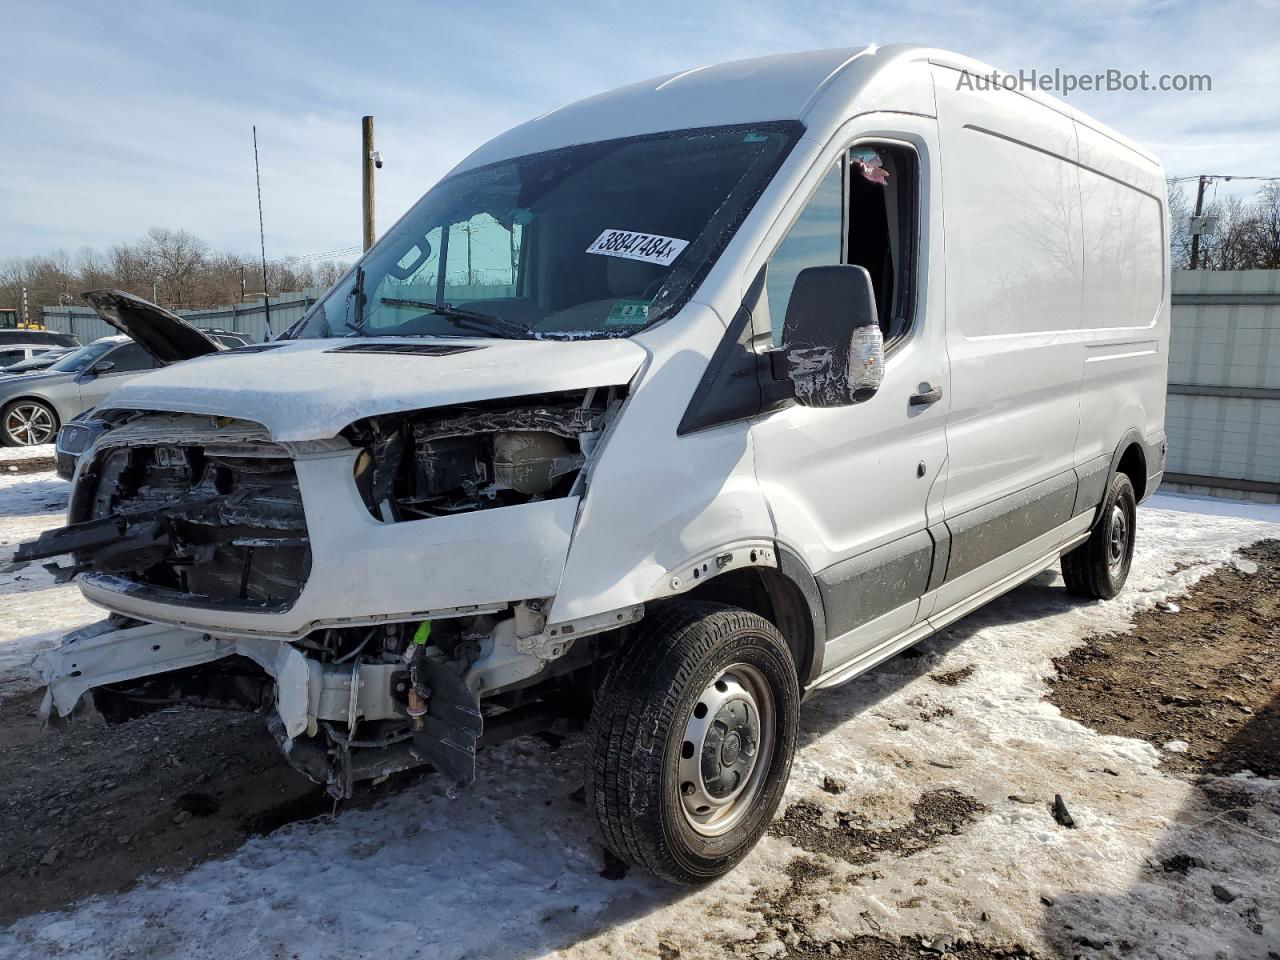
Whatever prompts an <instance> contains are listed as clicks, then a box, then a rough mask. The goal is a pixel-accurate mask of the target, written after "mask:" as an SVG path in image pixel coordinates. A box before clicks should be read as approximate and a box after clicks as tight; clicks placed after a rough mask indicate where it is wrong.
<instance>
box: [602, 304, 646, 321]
mask: <svg viewBox="0 0 1280 960" xmlns="http://www.w3.org/2000/svg"><path fill="white" fill-rule="evenodd" d="M648 322H649V301H648V300H615V301H613V306H612V307H610V308H609V316H607V317H605V321H604V325H605V326H606V327H636V326H641V325H643V324H646V323H648Z"/></svg>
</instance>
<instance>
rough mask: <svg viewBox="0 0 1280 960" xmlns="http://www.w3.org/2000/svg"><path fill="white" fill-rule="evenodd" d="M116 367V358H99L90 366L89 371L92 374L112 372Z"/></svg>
mask: <svg viewBox="0 0 1280 960" xmlns="http://www.w3.org/2000/svg"><path fill="white" fill-rule="evenodd" d="M115 368H116V365H115V361H114V360H99V361H98V362H97V363H95V364H94V365H93V366H92V367H90V368H89V372H90V373H92V374H99V373H110V372H111V371H112V370H114V369H115Z"/></svg>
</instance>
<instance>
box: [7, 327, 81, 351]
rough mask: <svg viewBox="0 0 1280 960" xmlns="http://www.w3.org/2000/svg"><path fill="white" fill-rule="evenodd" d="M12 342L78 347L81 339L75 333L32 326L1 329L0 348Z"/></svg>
mask: <svg viewBox="0 0 1280 960" xmlns="http://www.w3.org/2000/svg"><path fill="white" fill-rule="evenodd" d="M11 343H17V344H34V345H37V346H43V347H78V346H80V339H79V338H78V337H77V336H76V335H75V334H73V333H59V332H58V331H56V330H38V329H33V328H31V327H17V328H5V329H0V348H3V347H6V346H8V345H9V344H11Z"/></svg>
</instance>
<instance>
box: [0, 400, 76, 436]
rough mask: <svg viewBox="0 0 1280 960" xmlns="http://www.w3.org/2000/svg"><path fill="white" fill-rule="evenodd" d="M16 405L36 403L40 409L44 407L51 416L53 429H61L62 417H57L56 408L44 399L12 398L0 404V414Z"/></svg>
mask: <svg viewBox="0 0 1280 960" xmlns="http://www.w3.org/2000/svg"><path fill="white" fill-rule="evenodd" d="M18 403H38V404H40V405H41V406H42V407H46V408H47V409H48V410H49V412H50V413H52V414H53V429H54V430H58V429H60V428H61V427H62V417H60V416H58V408H57V407H55V406H54V405H53V404H52V403H50V402H49V401H48V400H46V399H45V398H44V397H14V398H13V399H12V400H6V401H5V402H4V403H3V404H0V412H3V411H5V410H8V409H9V408H10V407H12V406H13V405H14V404H18Z"/></svg>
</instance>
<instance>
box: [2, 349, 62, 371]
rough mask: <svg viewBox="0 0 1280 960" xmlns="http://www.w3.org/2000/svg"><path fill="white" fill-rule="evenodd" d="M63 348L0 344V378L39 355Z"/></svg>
mask: <svg viewBox="0 0 1280 960" xmlns="http://www.w3.org/2000/svg"><path fill="white" fill-rule="evenodd" d="M55 349H62V350H65V349H66V348H65V347H51V346H49V345H48V344H32V343H0V376H4V375H7V374H8V373H10V372H11V370H12V368H13V367H16V366H20V365H22V364H26V363H30V362H31V361H32V360H33V359H35V358H38V357H39V356H40V355H41V354H44V353H48V352H50V351H52V350H55Z"/></svg>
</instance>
